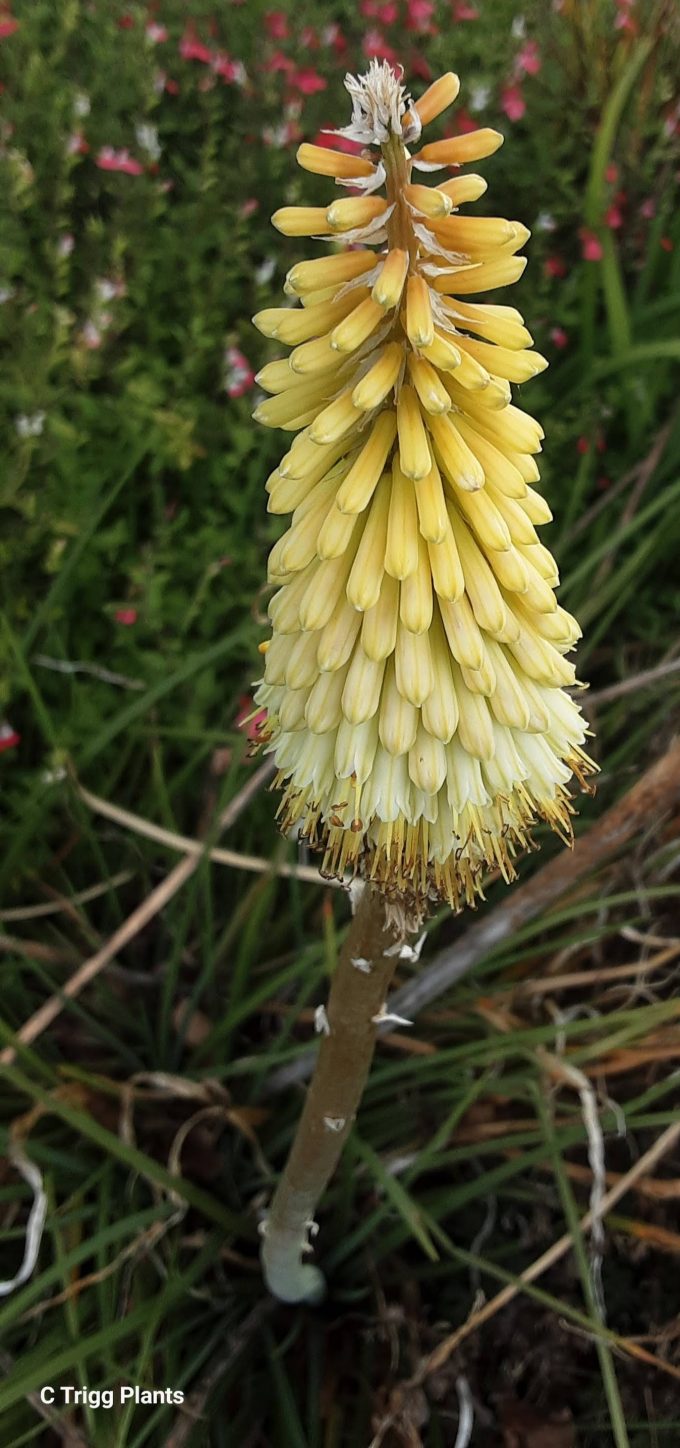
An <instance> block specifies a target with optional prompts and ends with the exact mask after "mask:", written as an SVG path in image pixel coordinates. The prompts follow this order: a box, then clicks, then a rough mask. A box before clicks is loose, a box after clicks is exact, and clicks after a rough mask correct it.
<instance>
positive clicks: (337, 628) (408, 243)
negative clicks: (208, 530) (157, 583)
mask: <svg viewBox="0 0 680 1448" xmlns="http://www.w3.org/2000/svg"><path fill="white" fill-rule="evenodd" d="M350 87H351V89H352V96H353V105H354V111H353V118H352V123H351V125H350V126H349V127H348V128H345V131H344V134H346V135H348V136H351V137H352V138H353V139H357V140H358V141H359V144H360V147H361V154H349V153H347V152H344V151H338V150H334V149H331V148H328V149H327V148H325V147H323V146H315V145H311V144H308V143H306V142H305V143H304V144H303V145H301V146H300V148H299V150H298V161H299V163H300V165H301V166H302V168H303V170H306V171H311V172H313V173H314V174H315V175H317V176H320V177H325V178H327V179H328V180H329V181H331V182H333V181H335V182H337V183H340V185H341V186H343V187H344V189H345V192H346V193H349V194H344V195H343V194H341V195H339V196H338V194H337V192H336V195H335V197H333V195H332V194H329V195H328V198H327V202H326V205H325V206H318V207H306V206H300V207H297V206H286V207H283V208H281V209H280V210H279V211H277V212H276V213H275V216H274V218H273V219H274V224H275V226H276V227H277V228H278V229H279V230H280V231H281V232H283V233H284V234H285V235H288V236H291V237H305V236H317V237H319V238H321V239H322V240H324V243H325V245H326V246H329V244H330V250H329V254H328V255H326V256H323V257H320V258H319V259H318V260H307V261H300V262H297V263H296V264H295V265H294V266H293V267H292V268H291V270H290V271H289V273H288V275H287V278H286V282H285V287H284V290H285V292H286V294H287V296H288V297H289V298H292V299H294V300H295V303H296V304H295V305H292V306H290V307H287V306H282V307H270V308H265V309H263V310H262V311H260V312H259V313H258V314H257V317H256V318H255V324H256V326H257V327H258V328H259V330H260V331H261V332H262V333H263V334H264V336H265V337H268V338H271V339H272V341H273V343H274V345H275V346H278V347H279V348H281V349H284V348H291V349H292V350H291V351H290V352H289V353H288V354H287V355H286V356H285V357H282V356H278V357H276V358H275V360H268V359H267V360H265V362H264V365H263V366H262V367H261V369H260V371H259V372H258V374H257V382H258V385H259V386H260V387H261V388H262V389H263V391H264V392H266V393H267V394H269V395H268V396H266V397H265V398H264V399H263V400H261V401H259V402H258V404H257V407H256V409H255V414H254V415H255V417H256V418H257V419H258V420H259V421H261V422H263V423H264V424H265V425H267V426H269V427H274V428H281V429H283V430H284V431H287V432H289V433H293V434H296V436H295V437H294V439H293V440H292V442H291V443H290V446H289V448H288V451H287V452H286V454H285V456H284V457H283V458H282V460H281V462H280V463H279V465H278V467H277V468H275V469H274V471H273V472H272V473H271V475H270V477H269V479H268V481H267V484H266V490H267V493H268V508H269V511H270V512H271V513H272V514H273V515H277V514H292V517H291V519H290V524H289V526H288V527H287V528H286V529H285V531H284V532H283V533H282V536H281V537H280V538H279V540H278V541H277V542H276V543H275V544H274V547H273V549H272V551H271V554H270V558H269V564H268V574H269V578H270V580H271V582H272V584H274V585H275V587H276V592H275V593H274V594H273V597H272V598H271V601H270V604H269V618H270V621H271V628H272V636H271V639H270V640H269V641H268V642H266V643H265V644H263V652H264V654H265V661H264V675H263V679H262V681H261V683H260V685H259V687H258V689H257V692H256V695H255V701H256V704H257V705H258V707H263V708H264V709H265V710H266V715H267V718H266V723H265V725H264V728H263V730H262V731H261V739H262V741H263V742H264V744H265V746H266V747H267V748H268V749H269V750H271V751H272V752H273V754H274V757H275V760H276V766H277V775H276V783H277V785H280V786H282V787H283V789H284V796H283V800H282V803H281V807H280V811H279V814H280V818H281V823H282V826H283V828H284V829H285V830H288V829H293V828H294V829H295V830H296V832H297V833H298V835H299V837H300V838H303V839H304V838H307V839H309V840H310V842H311V843H312V844H313V845H314V844H317V845H319V846H320V847H321V849H322V850H323V861H322V867H323V869H324V870H325V871H326V872H328V873H331V874H336V875H337V874H346V873H348V872H349V873H351V872H358V873H360V874H361V875H363V876H364V877H366V878H370V879H372V880H373V881H374V882H375V883H376V884H377V885H378V886H379V888H381V889H382V890H384V891H386V892H387V893H388V894H389V895H390V896H391V897H394V898H395V899H396V901H397V902H398V906H399V909H400V910H403V909H404V908H407V909H411V908H413V909H414V910H415V912H416V914H417V913H418V911H419V910H422V908H424V902H425V901H426V900H427V899H429V898H432V897H433V896H436V895H441V896H443V897H444V898H446V899H447V900H448V901H449V903H450V904H451V905H452V906H454V908H459V907H460V906H461V905H462V904H463V903H465V902H467V903H469V904H472V903H473V902H474V898H475V895H476V894H478V893H479V892H480V891H481V889H482V885H483V881H484V875H485V873H486V872H488V871H489V870H492V871H496V872H500V874H501V875H502V876H503V878H504V879H506V880H511V879H512V878H513V876H514V865H513V858H514V856H515V855H516V854H519V853H521V852H522V851H523V850H524V849H526V848H527V846H528V844H529V839H530V830H531V826H532V824H533V823H534V822H535V821H537V820H546V821H547V822H548V823H549V824H550V825H552V827H553V828H554V829H556V830H557V831H558V833H560V834H561V835H562V836H563V837H564V838H569V831H570V823H569V818H570V813H571V805H570V802H569V794H568V784H569V781H570V778H571V777H572V775H574V774H575V775H576V776H577V777H578V779H579V780H580V781H583V779H584V777H585V776H586V775H588V774H589V773H591V772H592V771H593V769H594V766H593V764H592V762H591V761H590V760H589V759H588V756H587V755H586V754H585V752H584V748H583V745H584V741H585V736H586V729H585V724H584V722H583V720H582V718H581V714H580V710H579V708H578V704H577V703H576V701H575V700H574V699H573V698H572V697H571V696H570V695H569V694H568V693H566V692H565V690H566V689H567V688H570V687H573V685H574V681H575V666H574V664H573V662H572V661H571V660H570V659H569V658H567V657H565V656H566V655H567V654H568V653H569V651H570V650H571V649H572V648H573V646H574V644H575V643H576V642H577V640H578V638H579V636H580V630H579V627H578V624H577V623H576V621H575V620H574V619H573V618H571V616H570V615H569V614H568V613H566V611H565V610H564V609H563V608H561V607H560V605H559V604H558V602H557V599H556V596H555V589H556V588H557V586H558V583H559V577H558V571H557V567H556V564H555V561H554V559H553V557H552V555H551V553H550V551H549V549H548V548H547V547H546V545H545V543H544V542H543V541H542V539H541V538H539V534H538V532H537V529H540V528H541V526H542V525H543V524H545V523H548V522H549V521H550V518H551V513H550V509H549V507H548V505H547V503H546V502H545V500H544V498H543V497H542V495H541V493H540V492H539V491H537V488H536V484H537V483H538V481H539V471H538V466H537V463H536V460H535V455H536V454H539V453H540V451H541V443H542V438H543V430H542V428H541V427H540V425H539V423H538V422H536V421H535V420H534V418H532V417H531V416H530V415H529V414H527V413H526V412H524V411H523V410H521V409H520V408H518V407H516V406H515V404H514V403H513V401H512V388H513V386H514V385H516V384H523V383H525V382H527V381H529V380H530V379H531V378H532V377H534V376H535V375H536V374H537V373H538V372H540V371H542V370H543V368H544V367H545V365H546V363H545V360H544V358H543V357H541V355H540V353H538V352H536V351H534V350H533V344H532V338H531V335H530V333H529V331H528V330H527V328H526V326H525V325H524V321H523V318H522V316H521V314H520V313H519V312H518V311H517V310H516V309H515V308H513V307H510V306H507V305H503V306H498V305H494V303H493V300H492V299H491V300H488V299H487V294H491V298H492V294H493V291H494V290H495V289H496V288H499V287H505V286H508V285H509V284H510V283H512V282H515V281H517V280H518V279H519V277H520V276H521V275H522V272H523V270H524V266H525V264H526V262H525V258H524V257H522V256H518V255H516V253H517V252H518V251H519V250H520V249H521V248H522V247H523V246H524V244H525V242H526V241H527V239H528V237H529V232H528V230H527V228H526V227H525V226H524V225H523V223H522V222H519V221H512V220H508V221H506V220H505V219H504V218H503V217H497V216H491V215H488V216H475V215H474V214H463V213H461V212H460V211H459V210H458V208H459V207H461V206H465V205H466V204H467V203H469V202H473V203H474V202H475V201H477V200H478V199H479V198H480V197H481V196H482V195H483V194H484V192H485V191H486V181H485V180H484V179H483V178H482V177H481V176H477V175H474V174H472V173H470V174H464V175H463V174H461V175H449V176H447V174H446V168H447V167H454V168H457V167H460V166H462V165H465V164H467V163H469V162H474V161H477V160H480V159H482V158H483V157H486V156H491V155H492V154H493V153H494V151H496V150H497V148H498V146H499V145H500V144H501V141H502V137H501V136H500V134H499V133H498V132H497V131H493V130H490V129H487V128H480V129H479V130H477V131H474V132H466V133H464V134H460V135H457V136H453V137H451V138H448V139H445V140H441V141H434V142H428V141H427V140H426V139H425V138H423V139H422V140H421V139H420V133H421V129H422V128H423V127H424V126H426V125H428V124H429V123H430V122H431V121H433V120H435V119H436V118H437V116H439V115H441V113H442V111H444V110H445V109H446V107H447V106H449V105H450V104H451V103H452V102H453V101H454V100H455V98H456V95H457V93H458V79H457V77H456V76H455V75H453V73H449V74H447V75H445V76H442V77H441V78H440V79H439V80H436V81H435V82H434V83H433V84H432V85H431V86H429V87H428V89H427V90H426V91H425V93H424V95H422V96H421V97H420V99H419V100H417V101H416V102H415V103H412V104H411V103H409V100H408V97H407V96H405V95H404V94H403V87H402V85H401V82H400V81H399V79H398V78H397V77H396V76H395V73H394V72H393V71H392V70H391V69H390V67H389V66H387V65H382V66H381V65H380V64H378V62H373V63H372V65H371V67H370V69H369V71H368V73H367V75H366V76H364V77H362V78H360V79H358V80H351V82H350ZM397 118H398V124H399V127H400V128H401V129H398V128H396V127H397ZM395 128H396V129H395ZM429 172H437V173H438V175H437V177H436V178H435V177H433V176H432V175H429V174H428V173H429ZM353 182H354V183H356V185H355V186H352V183H353ZM342 248H344V249H342ZM468 298H470V300H468ZM272 350H274V349H273V348H272Z"/></svg>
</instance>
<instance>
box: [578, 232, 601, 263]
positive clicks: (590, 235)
mask: <svg viewBox="0 0 680 1448" xmlns="http://www.w3.org/2000/svg"><path fill="white" fill-rule="evenodd" d="M579 236H580V238H581V256H582V257H583V260H584V261H602V257H603V256H604V252H603V250H602V242H601V241H600V239H599V237H597V236H596V235H595V232H594V231H589V229H588V227H587V226H582V227H581V229H580V231H579Z"/></svg>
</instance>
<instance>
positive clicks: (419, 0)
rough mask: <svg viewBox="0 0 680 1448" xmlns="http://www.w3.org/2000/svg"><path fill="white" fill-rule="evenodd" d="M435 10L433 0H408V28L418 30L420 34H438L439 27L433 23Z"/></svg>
mask: <svg viewBox="0 0 680 1448" xmlns="http://www.w3.org/2000/svg"><path fill="white" fill-rule="evenodd" d="M434 12H435V6H434V3H433V0H407V6H406V29H407V30H417V31H418V34H419V35H436V34H437V27H436V26H435V25H433V24H432V16H433V15H434Z"/></svg>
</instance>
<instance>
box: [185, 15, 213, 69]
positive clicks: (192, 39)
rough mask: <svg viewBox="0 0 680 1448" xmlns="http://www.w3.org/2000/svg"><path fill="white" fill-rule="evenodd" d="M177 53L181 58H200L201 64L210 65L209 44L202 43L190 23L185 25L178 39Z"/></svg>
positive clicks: (210, 53) (210, 51)
mask: <svg viewBox="0 0 680 1448" xmlns="http://www.w3.org/2000/svg"><path fill="white" fill-rule="evenodd" d="M179 53H180V55H181V57H182V60H200V62H201V64H202V65H210V63H211V61H212V58H213V53H212V50H211V49H210V46H208V45H204V43H203V41H202V40H199V38H198V36H197V34H196V31H195V29H194V27H193V25H192V24H191V23H189V24H188V25H187V27H186V30H185V31H184V34H183V36H182V39H181V40H180V43H179Z"/></svg>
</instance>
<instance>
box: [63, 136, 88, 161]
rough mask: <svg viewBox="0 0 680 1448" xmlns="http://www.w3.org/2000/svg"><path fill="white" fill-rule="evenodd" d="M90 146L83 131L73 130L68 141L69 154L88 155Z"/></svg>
mask: <svg viewBox="0 0 680 1448" xmlns="http://www.w3.org/2000/svg"><path fill="white" fill-rule="evenodd" d="M89 149H90V147H89V144H88V142H87V141H86V140H85V137H84V135H83V133H82V131H73V132H72V134H71V135H70V136H69V138H68V141H67V142H66V150H67V152H68V154H69V156H86V155H87V153H88V151H89Z"/></svg>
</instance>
